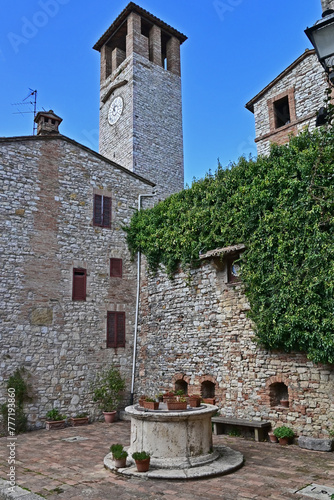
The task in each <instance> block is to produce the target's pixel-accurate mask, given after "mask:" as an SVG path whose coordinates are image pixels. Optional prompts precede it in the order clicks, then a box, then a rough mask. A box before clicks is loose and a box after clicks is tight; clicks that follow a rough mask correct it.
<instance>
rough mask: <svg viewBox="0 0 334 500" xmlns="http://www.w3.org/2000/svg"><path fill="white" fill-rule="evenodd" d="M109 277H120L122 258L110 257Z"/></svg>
mask: <svg viewBox="0 0 334 500" xmlns="http://www.w3.org/2000/svg"><path fill="white" fill-rule="evenodd" d="M110 277H111V278H122V259H115V258H112V259H110Z"/></svg>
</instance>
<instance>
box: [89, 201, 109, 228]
mask: <svg viewBox="0 0 334 500" xmlns="http://www.w3.org/2000/svg"><path fill="white" fill-rule="evenodd" d="M93 221H94V226H101V227H109V228H110V227H111V198H110V197H109V196H102V195H100V194H95V195H94V216H93Z"/></svg>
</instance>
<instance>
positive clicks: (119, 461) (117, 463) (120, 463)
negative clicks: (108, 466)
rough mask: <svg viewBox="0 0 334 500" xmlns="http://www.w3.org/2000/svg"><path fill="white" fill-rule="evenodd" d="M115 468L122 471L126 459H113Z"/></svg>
mask: <svg viewBox="0 0 334 500" xmlns="http://www.w3.org/2000/svg"><path fill="white" fill-rule="evenodd" d="M114 461H115V467H116V468H117V469H124V468H125V467H126V457H125V458H115V459H114Z"/></svg>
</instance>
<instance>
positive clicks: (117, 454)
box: [113, 447, 128, 469]
mask: <svg viewBox="0 0 334 500" xmlns="http://www.w3.org/2000/svg"><path fill="white" fill-rule="evenodd" d="M122 448H123V447H122ZM113 457H114V461H115V467H117V469H124V467H126V459H127V457H128V452H127V451H125V450H123V449H122V450H116V451H114V453H113Z"/></svg>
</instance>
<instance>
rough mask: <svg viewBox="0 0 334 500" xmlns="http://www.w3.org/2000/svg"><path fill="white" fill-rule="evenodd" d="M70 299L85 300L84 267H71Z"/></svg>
mask: <svg viewBox="0 0 334 500" xmlns="http://www.w3.org/2000/svg"><path fill="white" fill-rule="evenodd" d="M72 300H86V269H73V288H72Z"/></svg>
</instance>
